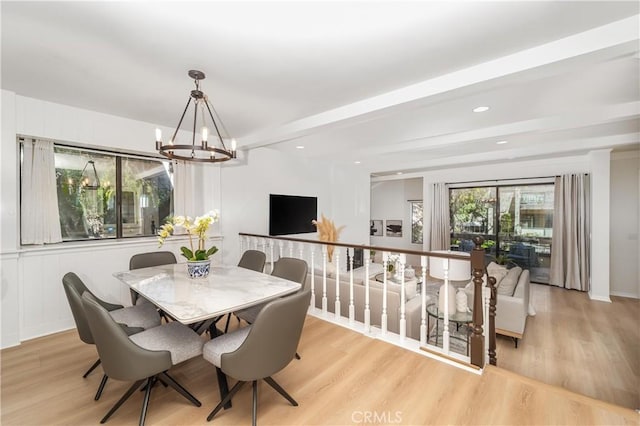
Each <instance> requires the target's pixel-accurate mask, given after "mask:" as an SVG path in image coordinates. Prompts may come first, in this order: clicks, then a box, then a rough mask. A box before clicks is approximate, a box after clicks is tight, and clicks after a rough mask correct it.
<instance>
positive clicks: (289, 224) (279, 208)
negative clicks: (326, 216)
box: [269, 194, 318, 235]
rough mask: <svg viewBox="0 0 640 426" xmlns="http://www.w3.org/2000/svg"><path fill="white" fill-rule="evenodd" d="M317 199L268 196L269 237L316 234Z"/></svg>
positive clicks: (277, 195)
mask: <svg viewBox="0 0 640 426" xmlns="http://www.w3.org/2000/svg"><path fill="white" fill-rule="evenodd" d="M317 217H318V198H317V197H301V196H296V195H280V194H269V235H288V234H306V233H310V232H316V227H315V225H313V224H312V223H311V221H312V220H315V219H317Z"/></svg>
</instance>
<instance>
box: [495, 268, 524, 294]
mask: <svg viewBox="0 0 640 426" xmlns="http://www.w3.org/2000/svg"><path fill="white" fill-rule="evenodd" d="M521 273H522V268H521V267H519V266H516V267H514V268H511V269H509V271H508V272H507V275H506V276H505V277H504V278H503V279H502V280H500V284H499V285H498V294H506V295H507V296H513V292H514V291H515V290H516V285H517V284H518V279H520V274H521Z"/></svg>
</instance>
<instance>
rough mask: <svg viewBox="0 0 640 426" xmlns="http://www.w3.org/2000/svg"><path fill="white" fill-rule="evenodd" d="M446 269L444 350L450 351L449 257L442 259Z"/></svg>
mask: <svg viewBox="0 0 640 426" xmlns="http://www.w3.org/2000/svg"><path fill="white" fill-rule="evenodd" d="M442 266H443V269H444V289H443V290H444V312H443V314H444V328H443V331H442V350H443V351H444V352H445V353H446V354H448V353H449V297H450V295H449V259H443V260H442Z"/></svg>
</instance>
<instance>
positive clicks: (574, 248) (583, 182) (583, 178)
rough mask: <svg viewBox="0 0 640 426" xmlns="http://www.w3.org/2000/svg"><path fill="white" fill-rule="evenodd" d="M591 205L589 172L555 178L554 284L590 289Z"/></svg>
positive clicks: (552, 257) (577, 288)
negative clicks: (587, 173)
mask: <svg viewBox="0 0 640 426" xmlns="http://www.w3.org/2000/svg"><path fill="white" fill-rule="evenodd" d="M590 206H591V188H590V181H589V175H584V174H578V175H563V176H559V177H557V178H556V183H555V201H554V212H553V238H552V240H551V247H552V250H551V269H550V279H549V283H550V284H552V285H555V286H558V287H564V288H569V289H574V290H580V291H589V274H590V270H591V265H590V264H589V259H590V243H589V234H590V233H591V217H590Z"/></svg>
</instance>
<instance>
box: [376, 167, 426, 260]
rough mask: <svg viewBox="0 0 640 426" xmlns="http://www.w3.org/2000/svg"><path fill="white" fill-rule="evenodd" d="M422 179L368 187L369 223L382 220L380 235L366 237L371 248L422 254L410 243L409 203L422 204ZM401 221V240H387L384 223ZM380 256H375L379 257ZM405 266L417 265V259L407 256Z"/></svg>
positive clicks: (420, 245) (419, 248) (394, 238)
mask: <svg viewBox="0 0 640 426" xmlns="http://www.w3.org/2000/svg"><path fill="white" fill-rule="evenodd" d="M422 197H423V191H422V178H410V179H396V180H387V181H375V182H372V183H371V219H372V220H382V222H383V226H382V228H383V235H382V236H370V237H369V238H370V242H371V245H374V246H380V247H392V248H399V249H407V250H422V244H413V243H412V242H411V205H410V204H409V202H408V201H409V200H422ZM389 219H391V220H401V221H402V237H391V236H389V237H388V236H387V233H386V225H387V220H389ZM380 255H381V253H380V254H379V253H376V257H379V256H380ZM407 263H408V264H410V265H414V266H416V265H419V264H420V260H419V258H418V256H412V255H408V256H407Z"/></svg>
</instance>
